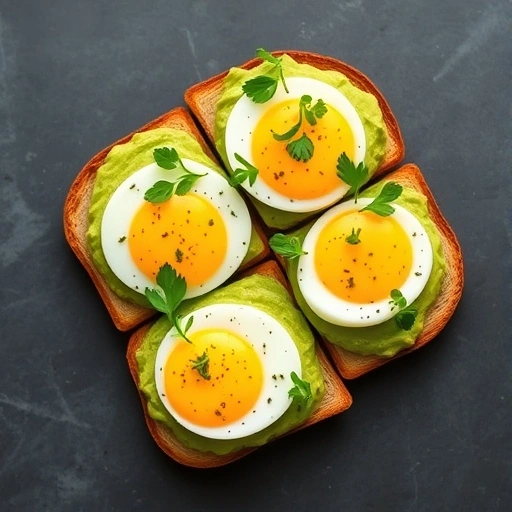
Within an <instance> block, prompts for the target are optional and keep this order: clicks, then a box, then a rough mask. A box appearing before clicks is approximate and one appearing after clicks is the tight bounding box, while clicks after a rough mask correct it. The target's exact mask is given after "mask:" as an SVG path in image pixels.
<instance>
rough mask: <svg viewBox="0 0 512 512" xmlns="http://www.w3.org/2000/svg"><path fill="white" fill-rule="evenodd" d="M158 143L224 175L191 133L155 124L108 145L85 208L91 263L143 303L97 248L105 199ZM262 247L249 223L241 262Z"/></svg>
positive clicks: (147, 159)
mask: <svg viewBox="0 0 512 512" xmlns="http://www.w3.org/2000/svg"><path fill="white" fill-rule="evenodd" d="M162 146H171V147H174V148H176V150H177V151H178V153H179V154H180V157H181V158H188V159H190V160H194V161H196V162H199V163H201V164H204V165H207V166H208V167H210V168H211V169H213V170H214V171H217V172H218V173H219V174H222V175H223V176H225V173H224V171H223V170H222V169H221V168H220V167H219V166H218V165H216V164H215V163H214V162H212V160H210V158H208V157H207V156H206V155H205V154H204V152H203V150H202V148H201V146H200V144H199V143H198V142H197V141H196V139H194V137H192V135H190V134H188V133H186V132H184V131H181V130H175V129H172V128H157V129H155V130H149V131H146V132H142V133H136V134H135V135H134V136H133V138H132V139H131V140H130V141H129V142H127V143H126V144H119V145H117V146H114V147H113V148H112V149H111V151H110V152H109V154H108V155H107V157H106V158H105V163H104V164H103V165H102V166H101V167H100V168H99V169H98V172H97V175H96V180H95V182H94V190H93V192H92V197H91V205H90V208H89V229H88V231H87V242H88V244H89V248H90V251H91V256H92V259H93V261H94V265H95V267H96V268H97V269H98V270H99V271H100V273H101V274H102V275H103V276H104V277H105V279H106V280H107V283H108V284H109V286H110V288H111V289H112V290H113V291H114V292H115V293H116V294H117V295H119V296H120V297H122V298H123V299H128V300H130V301H132V302H135V303H136V304H139V305H141V306H146V307H150V305H149V303H148V301H147V299H146V297H145V296H144V295H143V294H141V293H138V292H136V291H134V290H132V289H131V288H129V287H128V286H126V285H125V284H124V283H123V282H122V281H121V280H119V279H118V278H117V276H116V275H115V274H114V273H113V272H112V270H111V269H110V267H109V266H108V263H107V260H106V259H105V255H104V254H103V250H102V248H101V221H102V218H103V213H104V211H105V208H106V207H107V203H108V201H109V199H110V197H111V196H112V194H113V193H114V191H115V190H116V189H117V187H119V185H121V183H122V182H123V181H124V180H125V179H127V178H128V176H130V175H131V174H133V173H134V172H136V171H138V170H139V169H141V168H142V167H145V166H146V165H149V164H150V163H153V162H154V159H153V149H155V148H158V147H162ZM263 248H264V244H263V241H262V240H261V238H260V236H259V235H258V233H257V232H256V230H255V229H254V226H253V228H252V234H251V241H250V244H249V249H248V251H247V255H246V256H245V258H244V260H243V262H242V264H243V263H245V262H246V261H250V260H251V259H253V258H254V257H255V256H257V255H258V254H259V253H260V252H261V251H262V250H263Z"/></svg>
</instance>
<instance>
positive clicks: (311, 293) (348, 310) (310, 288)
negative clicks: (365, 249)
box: [297, 198, 434, 327]
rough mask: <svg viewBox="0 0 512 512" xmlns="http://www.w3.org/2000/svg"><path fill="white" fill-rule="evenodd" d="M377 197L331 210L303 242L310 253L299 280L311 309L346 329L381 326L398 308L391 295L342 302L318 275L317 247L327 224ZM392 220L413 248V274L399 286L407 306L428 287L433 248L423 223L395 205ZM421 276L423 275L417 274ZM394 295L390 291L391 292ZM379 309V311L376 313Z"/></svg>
mask: <svg viewBox="0 0 512 512" xmlns="http://www.w3.org/2000/svg"><path fill="white" fill-rule="evenodd" d="M373 199H374V198H368V199H367V198H359V199H358V201H357V204H356V203H355V202H354V201H353V200H351V201H347V202H345V203H342V204H340V205H338V206H335V207H334V208H331V209H330V210H329V211H327V212H326V213H325V214H324V215H322V216H321V217H320V218H319V219H318V220H317V221H316V222H315V224H314V225H313V226H312V228H311V229H310V231H309V233H308V234H307V235H306V238H305V239H304V243H303V245H302V248H303V250H304V251H305V252H307V253H308V254H306V255H303V256H301V257H300V258H299V264H298V267H297V281H298V284H299V288H300V291H301V293H302V295H303V297H304V299H305V300H306V302H307V303H308V305H309V307H310V308H311V309H312V310H313V311H314V312H315V314H316V315H318V316H319V317H320V318H323V319H324V320H326V321H327V322H329V323H331V324H334V325H340V326H345V327H368V326H371V325H378V324H380V323H382V322H385V321H386V320H389V319H390V318H392V317H393V316H395V315H396V314H397V313H398V311H399V309H398V308H397V307H395V308H394V309H393V311H391V308H392V304H389V301H390V300H391V296H390V297H388V298H386V299H383V300H380V301H376V302H374V303H373V304H357V303H354V302H348V301H345V300H343V299H340V298H339V297H337V296H336V295H334V294H333V293H332V292H331V291H329V290H328V289H327V288H326V287H325V286H324V284H323V283H322V281H321V279H320V278H319V276H318V273H317V271H316V266H315V248H316V244H317V240H318V236H319V235H320V233H321V231H322V230H323V229H324V228H325V227H326V226H327V224H328V223H329V222H330V221H331V220H332V219H333V218H335V217H337V216H338V215H339V214H340V213H343V212H346V211H349V210H353V209H354V207H355V208H357V210H360V209H361V208H363V207H365V206H366V205H368V204H370V203H371V202H372V201H373ZM392 206H393V208H395V212H394V213H393V214H392V216H393V218H394V219H395V220H396V221H397V222H399V223H400V225H401V226H402V228H403V229H404V230H405V232H406V234H407V237H408V239H409V241H410V242H411V245H412V256H413V261H412V266H411V271H410V273H409V275H408V277H407V279H406V281H405V282H404V284H403V285H402V286H401V287H400V291H401V292H402V295H403V296H404V297H405V299H406V300H407V304H408V305H409V304H412V303H413V302H414V301H415V300H416V299H417V298H418V296H419V294H420V293H421V292H422V290H423V288H425V285H426V284H427V281H428V278H429V276H430V272H431V271H432V265H433V261H434V260H433V252H432V245H431V243H430V239H429V238H428V235H427V233H426V231H425V229H424V228H423V226H422V225H421V223H420V221H419V220H418V219H417V218H416V217H415V216H414V215H413V214H412V213H410V212H409V211H408V210H406V209H405V208H402V207H401V206H399V205H397V204H393V205H392ZM417 274H421V275H417ZM390 292H391V290H390ZM377 310H378V311H379V312H378V313H377Z"/></svg>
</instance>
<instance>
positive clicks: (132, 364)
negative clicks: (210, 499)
mask: <svg viewBox="0 0 512 512" xmlns="http://www.w3.org/2000/svg"><path fill="white" fill-rule="evenodd" d="M255 273H258V274H261V275H265V276H269V277H272V278H274V279H276V280H277V281H278V282H280V283H281V284H282V285H283V286H284V287H285V288H286V289H287V290H288V291H289V290H290V288H289V284H288V283H287V281H286V278H285V277H284V275H283V273H282V272H281V270H280V268H279V266H278V264H277V263H276V262H275V261H267V262H265V263H262V264H261V265H259V266H257V267H254V268H252V269H250V270H248V271H247V272H245V273H244V276H247V275H251V274H255ZM149 329H150V326H149V325H145V326H143V327H141V328H139V329H138V330H137V331H135V332H134V333H133V334H132V336H131V338H130V341H129V343H128V349H127V353H126V358H127V360H128V366H129V369H130V373H131V375H132V378H133V380H134V382H135V385H136V386H137V389H138V391H139V395H140V399H141V402H142V408H143V410H144V416H145V418H146V424H147V426H148V429H149V431H150V433H151V435H152V436H153V438H154V440H155V441H156V443H157V444H158V446H159V447H160V448H161V449H162V450H163V451H164V452H165V453H166V454H167V455H169V457H172V458H173V459H174V460H176V461H177V462H179V463H181V464H184V465H186V466H191V467H196V468H212V467H217V466H223V465H225V464H228V463H230V462H233V461H235V460H237V459H240V458H241V457H243V456H244V455H247V454H248V453H250V452H252V451H254V450H255V449H256V448H247V449H242V450H240V451H237V452H234V453H230V454H227V455H216V454H213V453H207V452H201V451H198V450H194V449H191V448H188V447H186V446H184V445H182V444H181V443H180V442H179V441H178V440H177V439H176V437H175V436H174V434H173V432H172V431H171V430H170V429H169V428H167V427H166V426H164V425H162V424H161V423H159V422H157V421H155V420H154V419H153V418H151V416H149V414H148V408H147V402H146V397H145V395H144V393H142V391H140V390H139V374H138V367H137V360H136V352H137V349H138V348H139V347H140V346H141V344H142V342H143V340H144V336H145V335H146V333H147V332H148V331H149ZM316 352H317V356H318V359H319V361H320V365H321V368H322V372H323V375H324V379H325V395H324V397H323V399H322V401H321V402H320V403H319V404H318V406H317V408H316V409H315V411H314V412H313V414H312V415H311V416H310V417H309V418H308V420H307V421H306V422H305V423H303V424H302V425H300V426H299V427H297V428H295V429H293V430H291V431H290V432H292V431H295V430H300V429H302V428H304V427H306V426H308V425H312V424H314V423H317V422H318V421H320V420H323V419H325V418H328V417H330V416H333V415H335V414H339V413H341V412H343V411H345V410H346V409H348V408H349V407H350V405H351V404H352V397H351V396H350V394H349V392H348V390H347V389H346V387H345V386H344V384H343V382H342V381H341V380H340V378H339V377H338V375H337V373H336V371H335V370H334V369H333V368H332V366H331V365H330V363H329V361H328V359H327V357H326V355H325V353H324V352H323V351H322V349H321V347H320V346H319V345H317V350H316ZM288 433H289V432H288Z"/></svg>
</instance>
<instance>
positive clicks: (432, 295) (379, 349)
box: [286, 183, 446, 357]
mask: <svg viewBox="0 0 512 512" xmlns="http://www.w3.org/2000/svg"><path fill="white" fill-rule="evenodd" d="M383 186H384V183H382V184H377V185H374V186H372V187H370V188H369V189H367V190H365V191H364V192H363V193H361V194H360V197H376V196H377V195H378V194H379V193H380V191H381V189H382V187H383ZM394 202H395V203H396V204H399V205H400V206H403V207H404V208H406V209H407V210H409V211H410V212H411V213H412V214H413V215H415V216H416V218H417V219H418V220H419V221H420V222H421V224H422V226H423V227H424V229H425V231H426V233H427V235H428V237H429V239H430V243H431V244H432V250H433V256H434V262H433V266H432V272H431V274H430V277H429V279H428V281H427V284H426V286H425V288H424V289H423V291H422V292H421V294H420V295H419V297H418V298H417V299H416V300H415V301H414V302H413V303H412V304H413V305H414V306H415V307H417V309H418V314H417V317H416V321H415V322H414V325H413V327H412V328H411V330H409V331H404V330H402V329H400V328H399V327H398V326H397V325H396V322H395V320H394V318H391V319H389V320H388V321H386V322H383V323H382V324H379V325H373V326H370V327H341V326H338V325H333V324H330V323H329V322H326V321H325V320H323V319H322V318H320V317H319V316H317V315H316V314H315V313H314V312H313V311H312V310H311V308H310V307H309V306H308V305H307V303H306V301H305V300H304V297H303V295H302V294H301V292H300V288H299V285H298V282H297V267H298V261H297V259H295V260H286V266H287V269H286V270H287V273H288V278H289V279H290V283H291V285H292V288H293V292H294V295H295V298H296V300H297V302H298V304H299V306H300V307H301V309H302V311H303V312H304V314H305V315H306V317H307V318H308V320H309V321H310V322H311V323H312V324H313V326H314V327H315V328H316V329H317V330H318V332H319V333H320V334H321V335H322V336H324V337H325V338H326V339H327V340H329V341H330V342H331V343H334V344H335V345H340V346H341V347H343V348H344V349H346V350H349V351H350V352H356V353H358V354H363V355H370V354H374V355H378V356H382V357H392V356H394V355H395V354H396V353H397V352H398V351H400V350H403V349H405V348H408V347H411V346H412V345H414V342H415V340H416V338H417V337H418V335H419V334H420V332H421V331H422V330H423V325H424V323H425V315H426V314H427V312H428V310H429V308H430V307H431V306H432V304H433V303H434V302H435V300H436V298H437V296H438V295H439V292H440V290H441V285H442V281H443V277H444V274H445V269H446V262H445V259H444V253H443V248H442V246H441V239H440V237H439V233H438V231H437V228H436V226H435V225H434V223H433V222H432V220H431V219H430V217H429V215H428V208H427V199H426V198H425V196H424V195H423V194H420V193H418V192H416V191H414V190H411V189H406V188H404V189H403V192H402V194H401V195H400V197H399V198H398V199H397V200H396V201H394ZM312 224H313V223H310V224H308V225H306V226H304V227H303V228H301V229H299V230H297V231H296V232H294V233H293V234H294V235H296V236H298V237H299V239H300V240H301V242H303V241H304V238H305V237H306V235H307V233H308V231H309V229H310V228H311V226H312Z"/></svg>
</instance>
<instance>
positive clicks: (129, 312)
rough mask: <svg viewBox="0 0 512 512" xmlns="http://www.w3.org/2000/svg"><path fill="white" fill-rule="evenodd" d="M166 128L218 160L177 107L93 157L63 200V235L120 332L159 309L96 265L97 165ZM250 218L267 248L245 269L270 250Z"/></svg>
mask: <svg viewBox="0 0 512 512" xmlns="http://www.w3.org/2000/svg"><path fill="white" fill-rule="evenodd" d="M163 127H167V128H175V129H178V130H183V131H185V132H187V133H190V134H191V135H192V136H193V137H194V138H196V139H197V141H198V142H199V144H200V145H201V147H202V149H203V151H204V152H205V153H206V155H207V156H208V157H210V158H211V159H212V160H213V161H214V162H217V159H216V158H215V156H214V154H213V153H212V151H211V149H210V148H209V147H208V145H207V143H206V141H205V140H204V138H203V136H202V135H201V133H200V132H199V129H198V128H197V126H196V124H195V122H194V120H193V119H192V117H191V115H190V114H189V113H188V111H187V110H185V109H184V108H183V107H178V108H175V109H173V110H171V111H169V112H167V113H165V114H163V115H161V116H160V117H158V118H157V119H154V120H153V121H150V122H149V123H148V124H146V125H144V126H143V127H141V128H139V129H138V130H135V131H133V132H131V133H129V134H128V135H126V136H125V137H123V138H122V139H120V140H118V141H117V142H114V143H113V144H111V145H110V146H108V147H106V148H105V149H103V150H102V151H100V152H99V153H98V154H97V155H95V156H94V157H93V158H91V160H89V162H88V163H87V164H86V165H85V166H84V167H83V169H82V170H81V171H80V172H79V173H78V176H77V177H76V178H75V180H74V181H73V183H72V185H71V187H70V189H69V192H68V195H67V197H66V201H65V203H64V234H65V236H66V240H67V241H68V244H69V246H70V247H71V249H72V251H73V252H74V253H75V255H76V256H77V258H78V259H79V260H80V262H81V263H82V265H83V266H84V268H85V270H86V271H87V272H88V274H89V276H90V277H91V279H92V281H93V283H94V285H95V286H96V289H97V290H98V292H99V294H100V296H101V298H102V300H103V302H104V304H105V306H106V308H107V310H108V312H109V314H110V316H111V318H112V321H113V322H114V324H115V326H116V327H117V328H118V329H119V330H120V331H128V330H130V329H133V328H134V327H136V326H137V325H139V324H141V323H142V322H144V321H145V320H147V319H148V318H150V317H152V316H153V315H155V314H156V310H154V309H149V308H145V307H142V306H139V305H137V304H133V303H132V302H130V301H127V300H125V299H122V298H121V297H119V296H118V295H116V294H115V293H114V292H113V291H112V290H111V289H110V287H109V285H108V283H107V281H106V280H105V278H104V277H103V276H102V275H101V273H100V272H99V271H98V270H97V269H96V267H95V266H94V263H93V260H92V257H91V254H90V252H89V247H88V244H87V238H86V236H87V229H88V227H89V222H88V213H89V206H90V202H91V195H92V191H93V188H94V181H95V179H96V172H97V171H98V168H99V167H101V165H103V162H104V161H105V158H106V156H107V155H108V153H109V152H110V150H111V149H112V148H113V147H114V146H116V145H118V144H125V143H127V142H129V141H130V140H131V138H132V137H133V135H134V134H135V133H140V132H145V131H148V130H152V129H155V128H163ZM250 210H251V208H250ZM251 217H252V219H253V225H254V227H255V229H256V231H257V232H258V234H259V236H260V238H261V239H262V241H263V243H264V249H263V251H262V252H261V253H260V254H258V256H256V257H255V258H253V259H252V260H251V261H249V262H246V263H245V264H244V265H243V267H242V269H243V268H248V267H250V266H252V265H255V264H256V263H258V262H260V261H262V260H263V259H265V258H266V257H267V256H268V255H269V253H270V249H269V247H268V243H267V239H266V236H265V234H264V233H263V231H262V229H261V227H260V226H259V224H258V223H257V222H255V220H254V219H255V217H254V214H253V213H252V212H251Z"/></svg>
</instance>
